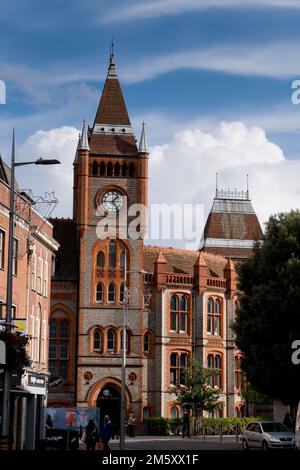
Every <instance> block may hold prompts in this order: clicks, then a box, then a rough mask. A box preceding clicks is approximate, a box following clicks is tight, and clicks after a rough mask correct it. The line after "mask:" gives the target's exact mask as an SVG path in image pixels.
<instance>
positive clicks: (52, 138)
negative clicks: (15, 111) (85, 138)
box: [17, 126, 79, 217]
mask: <svg viewBox="0 0 300 470" xmlns="http://www.w3.org/2000/svg"><path fill="white" fill-rule="evenodd" d="M78 134H79V130H78V129H76V128H75V127H67V126H64V127H61V128H57V129H52V130H50V131H42V130H39V131H37V132H35V134H33V135H31V136H30V137H29V138H28V139H27V140H26V141H25V143H24V144H23V145H22V146H21V147H20V149H19V155H20V157H19V160H28V158H30V159H36V158H38V157H43V158H57V159H58V160H59V161H60V162H61V164H60V165H53V166H52V165H51V166H34V167H20V168H23V170H22V173H21V174H20V172H18V174H17V179H18V182H19V186H20V187H21V188H30V189H32V190H33V193H34V195H42V194H44V192H45V191H49V192H50V191H55V195H56V197H57V198H58V200H59V204H58V206H57V208H56V210H55V215H56V216H64V217H70V216H72V187H73V165H72V164H73V161H74V156H75V151H76V147H77V143H78Z"/></svg>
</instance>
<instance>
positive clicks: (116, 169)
mask: <svg viewBox="0 0 300 470" xmlns="http://www.w3.org/2000/svg"><path fill="white" fill-rule="evenodd" d="M120 171H121V169H120V163H119V162H117V163H116V164H115V176H120Z"/></svg>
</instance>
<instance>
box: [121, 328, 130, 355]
mask: <svg viewBox="0 0 300 470" xmlns="http://www.w3.org/2000/svg"><path fill="white" fill-rule="evenodd" d="M129 339H130V332H129V331H128V330H127V331H126V352H127V351H129ZM120 351H123V330H122V331H121V334H120Z"/></svg>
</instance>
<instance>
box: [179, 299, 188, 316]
mask: <svg viewBox="0 0 300 470" xmlns="http://www.w3.org/2000/svg"><path fill="white" fill-rule="evenodd" d="M187 305H188V303H187V298H186V296H185V295H184V296H183V297H181V299H180V310H181V312H187Z"/></svg>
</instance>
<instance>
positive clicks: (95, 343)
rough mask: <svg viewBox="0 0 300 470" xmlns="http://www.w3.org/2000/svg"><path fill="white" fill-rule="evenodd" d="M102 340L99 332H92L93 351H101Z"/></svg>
mask: <svg viewBox="0 0 300 470" xmlns="http://www.w3.org/2000/svg"><path fill="white" fill-rule="evenodd" d="M101 343H102V338H101V332H100V331H99V330H96V331H95V332H94V337H93V348H94V351H97V352H99V351H101V349H102V344H101Z"/></svg>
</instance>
